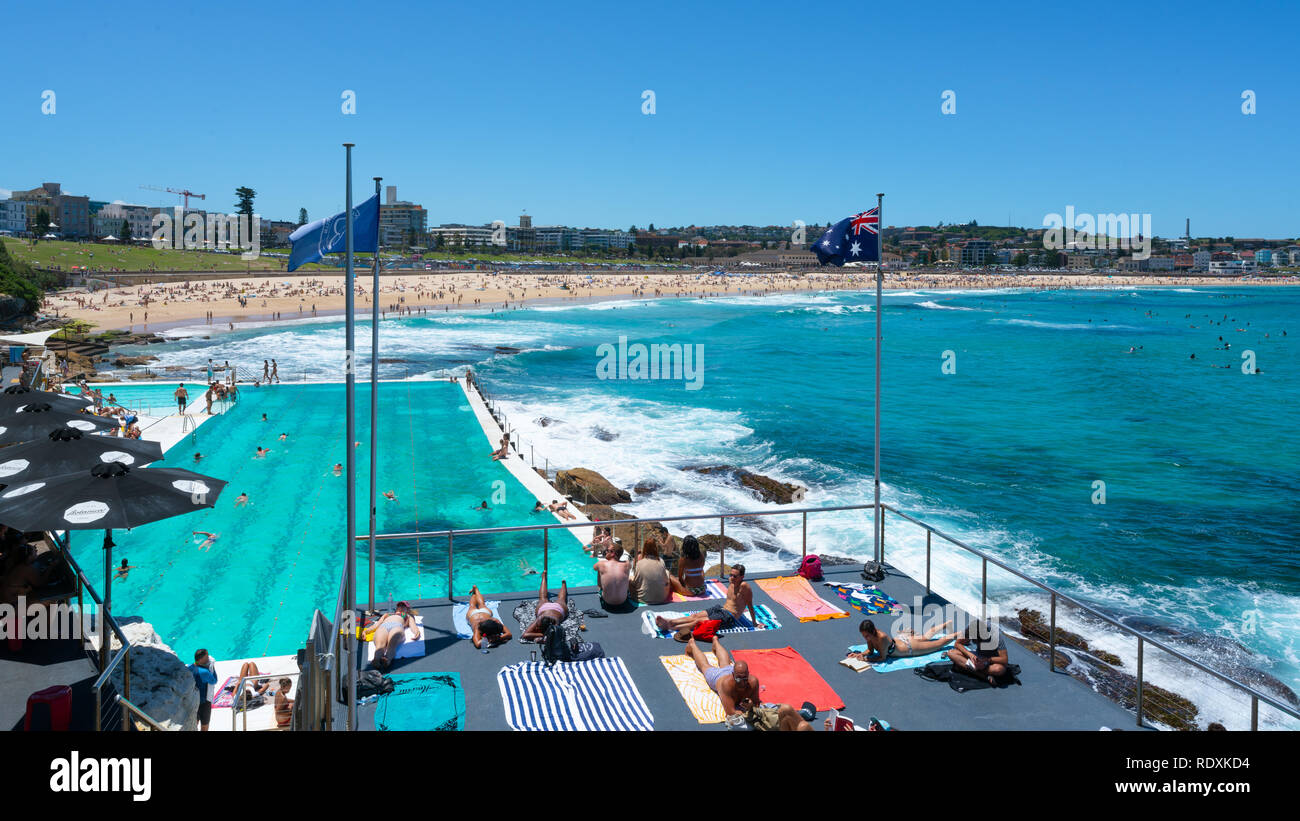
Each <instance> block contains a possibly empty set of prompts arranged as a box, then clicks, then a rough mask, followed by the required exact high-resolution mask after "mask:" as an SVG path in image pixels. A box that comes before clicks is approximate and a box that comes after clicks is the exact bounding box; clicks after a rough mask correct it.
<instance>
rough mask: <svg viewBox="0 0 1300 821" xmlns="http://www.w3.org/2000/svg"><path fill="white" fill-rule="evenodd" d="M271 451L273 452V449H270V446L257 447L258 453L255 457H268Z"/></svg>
mask: <svg viewBox="0 0 1300 821" xmlns="http://www.w3.org/2000/svg"><path fill="white" fill-rule="evenodd" d="M270 452H271V451H270V449H268V448H258V449H257V455H256V456H254V457H253V458H254V459H265V458H266V454H268V453H270Z"/></svg>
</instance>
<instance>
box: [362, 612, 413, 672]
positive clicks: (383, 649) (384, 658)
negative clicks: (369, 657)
mask: <svg viewBox="0 0 1300 821" xmlns="http://www.w3.org/2000/svg"><path fill="white" fill-rule="evenodd" d="M395 609H396V611H397V612H395V613H389V614H388V615H386V616H384V617H383V618H381V619H380V620H379V621H378V622H377V623H376V624H375V634H374V636H373V637H372V638H371V639H370V641H371V643H372V644H374V646H375V668H376V669H378V670H380V671H383V670H387V669H388V668H390V667H392V666H393V659H395V658H396V657H397V651H398V649H399V648H400V647H401V646H402V642H404V641H406V630H407V628H410V629H412V630H415V631H416V632H417V633H418V632H419V629H420V626H419V625H418V624H417V623H416V621H415V616H413V615H411V608H410V607H408V606H407V604H406V602H404V601H399V602H398V603H397V607H396V608H395Z"/></svg>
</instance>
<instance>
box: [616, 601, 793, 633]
mask: <svg viewBox="0 0 1300 821" xmlns="http://www.w3.org/2000/svg"><path fill="white" fill-rule="evenodd" d="M754 613H755V614H757V616H758V627H757V628H754V627H728V628H727V629H726V630H719V631H718V635H720V636H721V635H725V634H727V633H752V632H754V631H755V630H756V629H757V630H776V629H777V628H779V627H780V626H781V622H779V621H777V620H776V614H774V613H773V612H772V609H771V608H770V607H768V606H767V605H765V604H756V605H754ZM689 615H690V614H689V613H675V612H673V611H670V610H660V611H658V612H655V611H652V610H643V611H641V632H642V633H645V634H646V635H647V636H654V637H656V638H661V639H670V638H672V637H673V634H672V633H669V632H668V631H666V630H660V629H659V625H657V624H655V616H663V617H664V618H666V619H680V618H682V617H684V616H689ZM745 617H746V618H749V615H748V613H746V615H745Z"/></svg>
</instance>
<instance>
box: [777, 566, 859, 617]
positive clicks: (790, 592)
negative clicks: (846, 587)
mask: <svg viewBox="0 0 1300 821" xmlns="http://www.w3.org/2000/svg"><path fill="white" fill-rule="evenodd" d="M756 584H757V585H758V586H759V587H760V588H762V590H763V592H764V593H766V594H767V595H769V596H771V597H772V598H773V599H775V600H776V603H777V604H779V605H781V606H782V607H784V608H785V609H786V610H789V611H790V612H791V613H793V614H794V615H795V617H796V618H798V619H799V621H825V620H826V619H843V618H848V615H849V613H848V611H847V610H841V609H840V608H838V607H836V606H835V605H833V604H830V603H829V602H827V601H825V600H824V599H822V597H821V596H818V595H817V593H816V592H814V591H813V589H812V585H810V584H808V580H807V579H805V578H804V577H802V576H777V577H776V578H774V579H758V580H757V582H756Z"/></svg>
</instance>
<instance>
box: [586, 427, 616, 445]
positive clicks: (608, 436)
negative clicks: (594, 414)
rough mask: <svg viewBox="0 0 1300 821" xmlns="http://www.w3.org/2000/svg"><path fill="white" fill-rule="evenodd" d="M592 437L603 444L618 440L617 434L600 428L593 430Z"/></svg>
mask: <svg viewBox="0 0 1300 821" xmlns="http://www.w3.org/2000/svg"><path fill="white" fill-rule="evenodd" d="M591 435H592V436H594V437H596V438H597V439H599V440H600V441H602V442H613V441H614V440H615V439H617V438H618V434H617V433H611V432H609V431H607V430H605V429H604V428H602V427H599V426H597V427H594V428H592V429H591Z"/></svg>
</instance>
